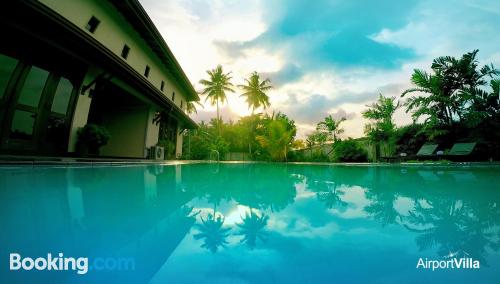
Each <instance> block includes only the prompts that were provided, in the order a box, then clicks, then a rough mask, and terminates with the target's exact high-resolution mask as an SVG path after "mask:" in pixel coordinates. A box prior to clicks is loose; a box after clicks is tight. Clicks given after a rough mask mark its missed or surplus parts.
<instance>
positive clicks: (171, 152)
mask: <svg viewBox="0 0 500 284" xmlns="http://www.w3.org/2000/svg"><path fill="white" fill-rule="evenodd" d="M158 146H161V147H163V149H165V159H174V158H175V143H174V142H173V141H170V140H165V139H161V140H159V141H158Z"/></svg>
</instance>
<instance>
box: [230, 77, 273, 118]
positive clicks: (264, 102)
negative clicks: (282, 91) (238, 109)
mask: <svg viewBox="0 0 500 284" xmlns="http://www.w3.org/2000/svg"><path fill="white" fill-rule="evenodd" d="M245 81H246V85H239V86H238V87H240V88H242V89H243V91H244V93H243V94H242V95H241V96H242V97H246V102H247V104H248V107H249V108H251V109H252V115H253V113H254V111H255V109H257V108H259V107H261V106H262V107H263V108H264V109H266V108H267V107H269V96H268V95H267V94H266V91H268V90H270V89H271V88H272V86H271V85H270V84H271V81H270V80H269V79H265V80H263V81H261V80H260V76H259V73H257V72H256V71H254V72H253V73H252V74H251V75H250V77H249V78H248V79H245Z"/></svg>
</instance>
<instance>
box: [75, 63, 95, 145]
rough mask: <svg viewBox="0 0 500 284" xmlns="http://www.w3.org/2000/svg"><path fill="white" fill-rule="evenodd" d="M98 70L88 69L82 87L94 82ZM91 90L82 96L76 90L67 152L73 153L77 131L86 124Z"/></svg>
mask: <svg viewBox="0 0 500 284" xmlns="http://www.w3.org/2000/svg"><path fill="white" fill-rule="evenodd" d="M99 71H100V70H97V69H95V68H94V69H90V68H89V71H88V72H87V74H86V75H85V78H84V79H83V83H82V86H88V85H89V84H91V83H92V81H94V80H95V78H96V77H97V76H98V74H99ZM91 89H92V88H89V89H88V90H86V92H85V93H84V94H82V93H81V92H80V90H78V95H77V96H78V97H77V99H76V107H75V112H74V113H73V119H72V120H71V128H70V131H69V142H68V152H75V150H76V142H77V140H78V135H77V133H78V129H80V128H81V127H84V126H85V124H87V119H88V117H89V111H90V103H91V102H92V98H90V96H89V94H90V92H91Z"/></svg>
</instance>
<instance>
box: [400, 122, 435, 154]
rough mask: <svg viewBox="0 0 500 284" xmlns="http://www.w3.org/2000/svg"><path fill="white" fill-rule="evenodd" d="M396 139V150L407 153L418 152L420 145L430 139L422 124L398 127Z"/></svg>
mask: <svg viewBox="0 0 500 284" xmlns="http://www.w3.org/2000/svg"><path fill="white" fill-rule="evenodd" d="M394 139H395V144H396V152H397V153H406V154H414V153H417V152H418V150H419V149H420V147H421V146H422V145H424V144H425V143H426V142H427V141H429V137H428V136H427V135H426V134H425V133H424V131H423V125H421V124H410V125H406V126H403V127H400V128H398V129H397V130H396V132H395V138H394Z"/></svg>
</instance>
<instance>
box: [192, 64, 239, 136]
mask: <svg viewBox="0 0 500 284" xmlns="http://www.w3.org/2000/svg"><path fill="white" fill-rule="evenodd" d="M207 74H208V76H209V79H208V80H205V79H202V80H200V84H202V85H203V86H205V89H203V90H202V91H201V94H203V95H207V97H206V99H205V101H207V100H210V104H211V105H216V106H217V121H220V120H221V119H220V113H219V102H224V101H226V102H227V96H226V92H230V93H234V90H233V88H232V87H233V84H232V83H231V79H232V77H231V72H229V73H224V71H223V70H222V66H221V65H217V67H216V68H215V69H212V70H208V71H207ZM218 128H219V135H220V125H219V127H218Z"/></svg>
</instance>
